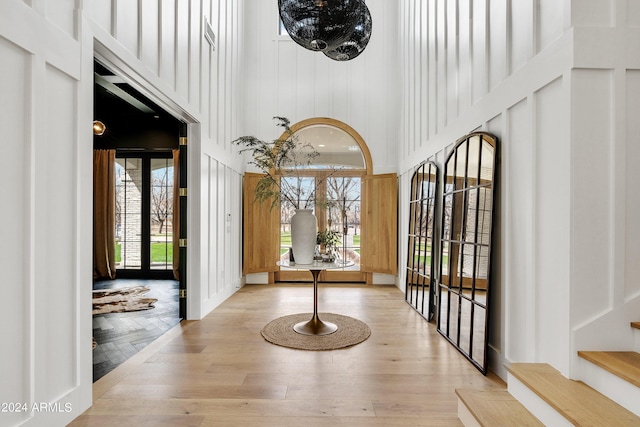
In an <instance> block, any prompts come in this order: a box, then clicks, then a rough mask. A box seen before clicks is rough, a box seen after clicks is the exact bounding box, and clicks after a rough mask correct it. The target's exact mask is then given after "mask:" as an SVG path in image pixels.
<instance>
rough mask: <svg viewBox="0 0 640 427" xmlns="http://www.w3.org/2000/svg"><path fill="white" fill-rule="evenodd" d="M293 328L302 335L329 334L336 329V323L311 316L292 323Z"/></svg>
mask: <svg viewBox="0 0 640 427" xmlns="http://www.w3.org/2000/svg"><path fill="white" fill-rule="evenodd" d="M293 330H294V331H296V332H297V333H299V334H302V335H329V334H332V333H334V332H335V331H337V330H338V325H336V324H335V323H331V322H323V321H322V320H320V319H319V318H318V316H313V318H312V319H311V320H307V321H306V322H300V323H296V324H295V325H293Z"/></svg>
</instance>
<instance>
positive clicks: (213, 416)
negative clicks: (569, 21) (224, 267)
mask: <svg viewBox="0 0 640 427" xmlns="http://www.w3.org/2000/svg"><path fill="white" fill-rule="evenodd" d="M312 310H313V291H312V287H311V286H310V285H247V286H245V287H244V288H242V289H241V290H239V291H238V292H237V293H235V294H234V295H233V296H231V298H229V299H228V300H227V301H225V302H224V303H223V304H222V305H220V306H219V307H218V308H217V309H215V310H214V311H213V312H212V313H211V314H209V315H208V316H207V317H205V318H204V319H203V320H201V321H193V322H182V323H181V324H180V325H178V326H177V327H175V328H174V329H172V330H170V331H169V332H168V333H167V334H166V335H164V336H163V337H161V338H160V339H159V340H157V341H155V342H154V343H152V344H150V345H149V346H148V347H146V348H145V349H143V350H142V351H141V352H140V353H138V354H136V355H135V356H134V357H133V358H131V359H129V360H128V361H127V362H125V363H124V364H123V365H121V366H119V367H118V368H116V369H115V370H114V371H112V372H111V373H109V374H107V375H106V376H105V377H103V378H101V379H100V380H99V381H97V382H96V383H95V384H94V404H93V406H92V407H91V408H90V409H89V410H88V411H87V412H86V413H85V414H83V415H81V416H80V417H78V418H77V419H76V420H75V421H74V422H73V423H72V424H71V425H72V426H87V425H92V426H124V425H136V426H224V427H228V426H260V427H263V426H285V427H286V426H305V427H312V426H331V427H334V426H337V425H344V426H356V427H358V426H363V427H364V426H367V427H370V426H374V427H375V426H384V427H393V426H438V427H443V426H460V425H462V424H461V423H460V421H459V420H458V417H457V415H456V413H457V399H456V394H455V391H454V390H455V389H456V388H478V389H490V388H504V387H505V384H504V383H503V382H502V381H501V380H500V379H499V378H498V377H496V376H495V375H493V374H490V375H489V376H487V377H484V376H483V375H482V374H481V373H480V372H478V371H477V370H476V369H475V368H474V367H473V366H472V365H471V364H470V363H469V362H468V361H467V360H466V359H465V358H464V357H462V355H460V354H459V353H458V351H457V350H455V349H454V348H453V347H452V346H451V345H450V344H448V343H447V342H446V341H445V340H444V339H443V338H442V337H441V336H440V335H439V334H438V333H437V332H436V330H435V326H434V325H433V324H429V323H427V322H426V321H425V320H424V319H423V318H422V317H421V316H419V315H418V314H417V313H416V312H415V311H414V310H413V309H412V308H411V307H410V306H409V305H408V304H406V303H405V302H404V299H403V294H402V292H400V291H399V290H398V289H397V288H396V287H393V286H379V285H375V286H348V285H344V286H340V285H328V284H327V285H325V284H321V285H320V299H319V311H320V313H322V312H332V313H338V314H343V315H347V316H351V317H355V318H357V319H360V320H362V321H364V322H366V323H367V324H368V325H369V327H370V328H371V332H372V334H371V337H370V338H369V339H368V340H366V341H365V342H363V343H361V344H359V345H356V346H354V347H351V348H347V349H342V350H334V351H326V352H314V351H301V350H292V349H288V348H284V347H279V346H276V345H273V344H270V343H268V342H267V341H265V340H264V339H263V338H262V336H261V335H260V330H261V329H262V327H263V326H264V325H265V324H267V323H268V322H269V321H271V320H273V319H275V318H277V317H280V316H283V315H287V314H293V313H301V312H310V311H312Z"/></svg>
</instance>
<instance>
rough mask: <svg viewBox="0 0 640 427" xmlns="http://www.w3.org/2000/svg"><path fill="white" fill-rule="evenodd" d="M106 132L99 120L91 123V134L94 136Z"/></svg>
mask: <svg viewBox="0 0 640 427" xmlns="http://www.w3.org/2000/svg"><path fill="white" fill-rule="evenodd" d="M105 130H107V127H106V126H105V124H104V123H102V122H101V121H100V120H94V121H93V134H94V135H98V136H100V135H102V134H103V133H104V131H105Z"/></svg>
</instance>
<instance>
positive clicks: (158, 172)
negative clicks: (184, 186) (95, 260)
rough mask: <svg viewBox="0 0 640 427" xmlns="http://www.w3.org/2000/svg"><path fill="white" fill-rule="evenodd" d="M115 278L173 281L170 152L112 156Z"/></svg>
mask: <svg viewBox="0 0 640 427" xmlns="http://www.w3.org/2000/svg"><path fill="white" fill-rule="evenodd" d="M115 163H116V164H115V171H116V172H115V181H116V182H115V191H116V221H115V237H116V239H115V240H116V243H115V244H116V269H117V271H118V277H144V278H154V279H171V278H173V206H174V204H173V200H174V173H173V172H174V170H173V169H174V168H173V158H172V154H171V152H162V153H144V154H141V153H135V154H133V153H127V152H123V153H116V160H115Z"/></svg>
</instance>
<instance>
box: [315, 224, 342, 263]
mask: <svg viewBox="0 0 640 427" xmlns="http://www.w3.org/2000/svg"><path fill="white" fill-rule="evenodd" d="M338 243H340V234H339V233H338V232H337V231H334V230H322V231H319V232H318V235H317V237H316V244H318V245H320V250H321V252H324V254H325V255H326V257H324V256H323V258H322V259H323V261H324V260H326V261H330V262H333V261H335V250H336V248H337V247H338Z"/></svg>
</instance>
